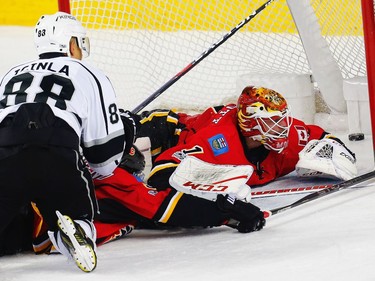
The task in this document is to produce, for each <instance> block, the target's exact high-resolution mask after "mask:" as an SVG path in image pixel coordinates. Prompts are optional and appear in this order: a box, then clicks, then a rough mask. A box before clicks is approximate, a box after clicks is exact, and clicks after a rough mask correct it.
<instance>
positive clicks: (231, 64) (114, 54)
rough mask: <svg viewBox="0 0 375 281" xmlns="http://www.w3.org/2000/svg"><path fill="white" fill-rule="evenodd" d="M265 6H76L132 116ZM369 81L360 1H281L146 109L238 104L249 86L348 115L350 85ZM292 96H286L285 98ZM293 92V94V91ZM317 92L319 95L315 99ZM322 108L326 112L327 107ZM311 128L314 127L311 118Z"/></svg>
mask: <svg viewBox="0 0 375 281" xmlns="http://www.w3.org/2000/svg"><path fill="white" fill-rule="evenodd" d="M264 2H265V0H253V1H248V0H246V1H244V0H220V1H219V0H186V1H181V0H164V1H161V0H137V1H134V0H107V1H102V0H70V1H69V4H70V12H71V13H72V14H73V15H75V16H76V17H77V18H78V19H79V20H81V21H82V22H83V24H84V25H85V26H86V27H87V28H88V30H89V36H90V41H91V45H92V48H91V55H90V58H89V60H90V61H91V62H92V63H94V64H95V65H97V66H98V67H99V68H101V69H102V70H103V71H104V72H105V73H106V74H107V75H108V76H109V77H110V79H111V81H112V82H113V84H114V87H115V89H116V92H117V95H118V97H119V102H120V104H121V106H122V107H124V108H126V109H130V110H131V109H133V108H135V107H136V106H138V105H139V104H140V103H141V102H142V101H144V100H145V99H146V98H147V97H148V96H149V95H150V94H152V93H154V92H155V91H156V90H157V89H159V88H160V87H161V86H162V85H164V84H165V83H166V82H167V81H168V80H169V79H171V78H172V77H173V76H175V75H176V74H177V73H179V72H180V71H181V70H182V69H184V68H185V67H186V66H187V65H188V64H189V63H191V62H192V61H193V60H195V59H197V58H198V57H199V56H200V55H201V54H202V53H203V52H204V51H205V50H207V49H208V48H209V47H210V46H212V45H213V44H214V43H215V42H217V41H218V40H219V39H220V38H222V37H223V36H224V35H225V34H227V33H228V32H229V31H230V30H231V29H232V28H233V27H235V26H236V25H237V24H238V23H240V22H241V21H242V20H243V19H245V18H246V17H248V16H249V15H250V14H251V13H252V12H253V11H254V10H256V9H257V8H258V7H259V6H261V5H262V4H264ZM364 76H366V59H365V47H364V36H363V25H362V13H361V2H360V0H346V1H344V0H335V1H332V0H311V1H310V0H278V1H274V2H273V3H272V4H270V5H269V6H267V8H266V9H264V10H263V11H262V12H261V13H259V14H258V15H256V16H255V17H254V18H253V19H252V20H251V21H250V22H249V23H248V24H247V25H245V26H244V27H243V28H241V30H239V31H238V32H237V33H236V34H235V35H234V36H232V37H231V38H230V39H228V40H227V41H226V42H225V43H224V44H223V45H221V46H220V47H218V48H217V49H216V50H215V51H214V52H213V53H211V54H210V55H209V56H208V57H207V58H205V59H204V60H202V61H201V62H200V63H199V64H198V65H197V66H196V67H195V68H194V69H193V70H192V71H190V72H188V73H187V74H186V75H185V76H183V77H182V78H181V79H179V80H178V81H177V82H176V83H175V84H173V85H172V86H171V87H169V88H168V89H167V90H166V91H165V92H164V93H163V94H162V95H161V96H160V97H158V98H157V99H156V100H154V101H153V102H152V103H151V104H150V105H149V106H147V107H146V109H151V108H160V107H162V108H166V107H167V108H176V109H183V110H201V109H203V108H206V107H208V106H212V105H217V104H222V103H227V102H233V101H236V99H237V97H238V95H239V93H240V90H241V89H242V88H243V87H244V86H245V85H250V84H262V86H269V87H273V88H276V89H275V90H279V91H280V92H281V93H282V94H284V95H285V96H286V97H288V95H291V98H294V97H298V96H302V97H304V96H306V97H308V99H307V100H306V102H304V105H305V107H306V108H302V109H301V108H299V107H300V106H297V108H292V112H295V111H298V110H301V111H302V112H303V111H306V110H307V111H308V110H314V111H316V110H321V109H319V108H318V109H316V108H315V101H316V99H319V104H321V106H322V107H323V109H322V110H324V111H327V112H334V113H342V112H345V111H346V110H347V108H346V102H345V99H344V96H343V81H345V80H346V79H351V78H354V77H364ZM285 92H287V93H285ZM288 92H291V93H288ZM311 92H312V93H313V94H312V95H311ZM318 107H319V106H318ZM309 121H310V120H309Z"/></svg>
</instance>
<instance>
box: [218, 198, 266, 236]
mask: <svg viewBox="0 0 375 281" xmlns="http://www.w3.org/2000/svg"><path fill="white" fill-rule="evenodd" d="M216 203H217V205H218V207H219V209H220V210H221V211H223V212H226V213H228V214H229V216H230V219H229V221H228V222H227V223H226V225H227V226H229V227H232V228H235V229H237V230H238V231H239V232H241V233H248V232H253V231H258V230H261V229H262V228H263V227H264V226H265V225H266V220H265V219H264V214H263V212H262V211H261V210H260V209H259V208H258V207H257V206H255V205H253V204H251V203H245V202H243V201H240V200H236V199H235V198H233V197H231V196H229V195H225V196H224V195H218V196H217V199H216Z"/></svg>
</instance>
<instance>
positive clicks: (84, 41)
mask: <svg viewBox="0 0 375 281" xmlns="http://www.w3.org/2000/svg"><path fill="white" fill-rule="evenodd" d="M72 37H75V38H77V41H78V46H79V48H80V49H81V50H82V55H83V57H87V56H89V54H90V41H89V39H88V37H86V30H85V28H84V27H83V26H82V24H81V22H79V21H78V20H77V19H76V18H75V17H74V16H72V15H70V14H67V13H63V12H57V13H55V14H53V15H43V16H41V17H40V19H39V21H38V22H37V24H36V26H35V34H34V42H35V46H36V49H37V52H38V55H41V54H44V53H53V52H55V53H66V54H68V55H69V56H70V52H69V42H70V39H71V38H72Z"/></svg>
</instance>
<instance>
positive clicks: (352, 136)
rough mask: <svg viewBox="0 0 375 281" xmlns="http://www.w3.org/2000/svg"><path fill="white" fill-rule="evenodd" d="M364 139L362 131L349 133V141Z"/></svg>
mask: <svg viewBox="0 0 375 281" xmlns="http://www.w3.org/2000/svg"><path fill="white" fill-rule="evenodd" d="M364 139H365V134H364V133H355V134H349V140H350V141H360V140H364Z"/></svg>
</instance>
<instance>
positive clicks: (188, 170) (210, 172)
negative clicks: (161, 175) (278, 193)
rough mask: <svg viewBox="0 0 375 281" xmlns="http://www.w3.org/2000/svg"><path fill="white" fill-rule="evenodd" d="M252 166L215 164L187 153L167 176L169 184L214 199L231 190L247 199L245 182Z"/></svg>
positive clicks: (248, 196) (247, 193) (248, 198)
mask: <svg viewBox="0 0 375 281" xmlns="http://www.w3.org/2000/svg"><path fill="white" fill-rule="evenodd" d="M253 171H254V169H253V167H252V166H250V165H215V164H211V163H207V162H204V161H202V160H200V159H198V158H196V157H193V156H186V158H184V159H183V160H182V161H181V163H180V164H179V165H178V167H177V169H176V170H175V171H174V172H173V174H172V175H171V177H170V178H169V183H170V185H171V186H172V187H174V188H175V189H177V190H178V191H181V192H183V193H187V194H191V195H194V196H197V197H200V198H204V199H207V200H213V201H216V198H217V196H218V195H227V194H231V195H232V196H233V197H234V198H236V199H238V200H242V201H244V202H249V201H250V199H251V188H250V186H248V185H247V184H246V182H247V181H248V179H249V178H250V176H251V174H252V173H253Z"/></svg>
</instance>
